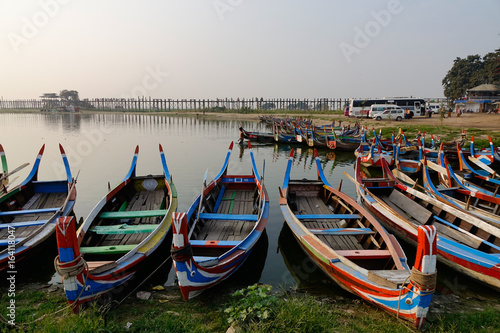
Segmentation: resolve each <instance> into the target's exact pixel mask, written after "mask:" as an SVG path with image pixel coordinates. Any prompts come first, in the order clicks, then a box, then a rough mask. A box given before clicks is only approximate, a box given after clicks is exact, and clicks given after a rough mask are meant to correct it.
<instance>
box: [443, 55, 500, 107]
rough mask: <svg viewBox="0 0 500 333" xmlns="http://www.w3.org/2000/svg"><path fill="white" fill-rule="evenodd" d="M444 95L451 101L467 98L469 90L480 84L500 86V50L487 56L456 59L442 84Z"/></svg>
mask: <svg viewBox="0 0 500 333" xmlns="http://www.w3.org/2000/svg"><path fill="white" fill-rule="evenodd" d="M441 83H442V85H443V88H444V95H445V96H446V98H448V99H450V100H456V99H459V98H461V97H463V96H465V92H466V91H467V89H470V88H474V87H475V86H478V85H480V84H484V83H490V84H496V85H500V49H497V50H495V52H490V53H488V54H486V55H485V56H484V57H483V58H481V56H480V55H478V54H476V55H469V56H467V58H464V59H462V58H456V59H455V61H454V62H453V66H452V68H451V69H450V70H449V71H448V73H447V74H446V76H445V77H444V78H443V81H442V82H441Z"/></svg>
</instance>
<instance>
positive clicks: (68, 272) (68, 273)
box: [54, 253, 86, 279]
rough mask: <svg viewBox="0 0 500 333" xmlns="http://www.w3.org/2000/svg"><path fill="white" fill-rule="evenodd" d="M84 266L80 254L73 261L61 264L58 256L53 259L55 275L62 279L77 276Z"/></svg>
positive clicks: (84, 263)
mask: <svg viewBox="0 0 500 333" xmlns="http://www.w3.org/2000/svg"><path fill="white" fill-rule="evenodd" d="M85 266H86V262H85V260H83V257H82V254H81V253H80V254H79V255H78V256H77V257H76V258H75V259H73V260H71V261H66V262H64V263H61V262H60V261H59V256H57V257H55V258H54V268H55V269H56V272H57V274H59V275H60V276H62V277H63V279H69V278H70V277H72V276H77V275H78V274H80V273H81V272H83V269H84V268H85Z"/></svg>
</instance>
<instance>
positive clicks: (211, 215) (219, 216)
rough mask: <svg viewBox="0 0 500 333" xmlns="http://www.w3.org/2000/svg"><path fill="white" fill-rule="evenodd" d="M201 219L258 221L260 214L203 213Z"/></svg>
mask: <svg viewBox="0 0 500 333" xmlns="http://www.w3.org/2000/svg"><path fill="white" fill-rule="evenodd" d="M200 219H201V220H231V221H258V219H259V216H258V215H256V214H217V213H201V214H200Z"/></svg>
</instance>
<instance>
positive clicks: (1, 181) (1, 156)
mask: <svg viewBox="0 0 500 333" xmlns="http://www.w3.org/2000/svg"><path fill="white" fill-rule="evenodd" d="M0 163H1V164H2V169H1V172H0V195H3V194H5V193H7V191H8V190H9V189H8V188H9V185H11V184H12V183H13V182H14V181H15V180H16V179H17V178H18V177H14V178H11V176H12V175H13V174H15V173H16V172H19V171H21V170H22V169H24V168H25V167H27V166H28V165H29V163H24V164H21V165H20V166H18V167H17V168H15V169H14V170H12V171H10V172H9V168H8V165H7V157H6V155H5V151H4V150H3V146H2V145H1V144H0Z"/></svg>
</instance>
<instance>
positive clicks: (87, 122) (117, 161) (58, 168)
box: [0, 113, 498, 303]
mask: <svg viewBox="0 0 500 333" xmlns="http://www.w3.org/2000/svg"><path fill="white" fill-rule="evenodd" d="M243 126H244V127H245V129H247V130H250V131H268V129H267V128H266V127H265V125H264V124H261V123H259V122H243ZM238 127H239V122H238V121H225V120H204V119H201V118H199V119H198V118H194V117H170V116H163V115H162V116H149V115H132V114H123V113H117V114H6V113H0V128H1V132H0V143H1V144H2V145H3V147H4V149H5V152H6V156H7V161H8V164H9V168H10V169H11V170H13V169H14V168H15V167H17V166H18V165H20V164H22V163H25V162H30V163H31V164H32V163H33V161H34V159H35V157H36V154H37V152H38V150H39V149H40V147H41V146H42V144H45V145H46V147H45V153H44V156H43V159H42V163H41V166H40V171H39V179H40V180H49V179H55V178H57V179H64V169H63V165H62V160H61V157H60V154H59V150H58V144H59V143H60V144H62V145H63V147H64V148H65V150H66V153H67V156H68V159H69V162H70V166H71V169H72V172H73V176H74V177H76V175H78V183H77V191H78V197H77V202H76V205H75V214H76V216H77V218H80V217H83V218H85V217H86V216H87V214H88V213H89V212H90V211H91V209H92V207H93V206H94V205H95V204H96V203H97V202H98V201H99V200H100V199H101V198H102V197H103V196H104V195H105V194H106V193H107V191H108V183H109V184H110V185H111V186H114V185H115V184H117V183H118V182H119V181H120V180H121V179H123V177H124V176H125V174H126V172H127V171H128V169H129V167H130V163H131V160H132V156H133V153H134V149H135V146H136V145H139V159H138V166H137V174H138V175H146V174H161V172H162V171H161V162H160V157H159V153H158V144H162V145H163V148H164V151H165V153H166V158H167V164H168V167H169V170H170V173H171V174H172V176H173V180H174V183H175V186H176V188H177V192H178V199H179V205H178V211H185V210H187V208H188V207H189V206H190V204H191V202H192V201H193V199H194V198H195V196H197V195H198V194H199V192H200V190H201V183H202V180H203V176H204V174H205V171H206V170H207V169H208V170H209V173H208V178H209V179H212V178H213V177H214V176H215V175H216V174H217V173H218V171H219V169H220V167H221V165H222V162H223V158H224V157H225V154H226V152H227V148H228V146H229V144H230V143H231V141H235V143H236V142H237V140H238V137H239V131H238ZM291 148H292V147H290V146H286V145H274V144H268V145H254V149H253V150H254V155H255V159H256V163H257V166H258V168H259V171H260V172H261V174H262V170H263V164H264V161H265V173H264V178H265V181H264V182H265V185H266V188H267V191H268V193H269V196H270V204H271V207H270V208H271V209H270V217H269V220H268V224H267V227H266V230H267V238H266V239H265V240H263V241H262V243H263V248H264V253H262V251H261V252H260V253H258V254H256V255H254V258H252V261H251V262H250V263H249V264H248V265H246V266H247V267H246V268H245V269H246V270H247V272H248V271H254V273H255V274H254V276H255V278H254V279H255V281H254V282H257V281H260V282H262V283H268V284H271V285H274V286H286V287H288V286H292V285H296V284H299V285H300V286H301V287H312V288H313V289H314V288H315V289H320V290H321V291H325V292H326V290H329V291H333V292H337V293H342V291H339V290H338V289H339V288H335V287H333V286H332V285H331V284H330V283H329V282H327V279H325V277H324V276H323V275H322V274H321V273H319V272H318V269H317V268H315V266H314V264H313V263H312V262H310V261H309V260H308V259H307V257H304V255H303V253H301V251H297V244H296V243H294V239H293V236H292V235H291V233H290V232H289V230H288V229H287V227H286V226H285V225H284V219H283V217H282V215H281V211H280V210H279V205H278V186H281V185H282V182H283V175H284V171H285V167H286V163H287V158H288V156H289V153H290V149H291ZM295 148H296V154H295V160H294V164H293V169H292V178H298V179H302V178H309V179H314V178H316V170H315V166H314V158H313V150H312V149H308V148H300V147H295ZM319 155H320V158H321V160H322V165H323V170H324V173H325V175H326V177H327V178H328V180H329V182H330V183H331V184H332V186H335V187H336V186H338V184H339V182H340V181H341V180H343V184H342V190H343V191H344V192H345V193H347V194H348V195H350V196H353V197H355V193H356V192H355V188H354V185H353V184H352V183H351V182H350V181H348V180H347V179H345V176H344V175H343V172H344V171H346V172H348V173H350V174H352V173H353V162H354V154H352V153H342V152H337V153H333V152H331V151H330V152H329V151H320V152H319ZM30 168H31V166H30V167H28V168H25V169H24V170H23V171H21V172H19V173H18V174H17V175H18V176H19V178H17V180H16V181H15V183H14V184H17V183H19V182H21V181H22V180H23V179H24V178H25V177H26V176H27V175H28V173H29V169H30ZM247 172H248V173H250V172H251V165H250V155H249V151H248V148H246V147H245V148H240V147H239V146H238V145H235V148H234V149H233V154H232V156H231V160H230V162H229V173H231V174H237V173H247ZM266 243H267V244H266ZM403 246H404V248H405V251H406V253H407V256H408V260H409V262H410V263H412V262H413V258H414V255H415V253H414V250H413V249H412V248H411V247H409V246H406V245H405V244H403ZM266 247H267V253H266V252H265V249H266ZM280 250H281V251H280ZM51 265H52V259H50V260H48V261H47V263H46V266H47V267H46V270H47V272H48V275H49V277H48V279H49V280H50V278H51V277H52V275H53V272H54V270H53V268H52V267H51ZM441 272H442V273H441ZM438 275H439V280H440V283H441V288H442V290H447V291H448V292H458V293H462V294H463V293H464V290H466V291H467V292H470V293H472V294H473V295H477V294H478V293H479V294H484V297H488V294H489V291H488V290H487V289H486V288H481V287H475V288H471V287H468V284H470V283H471V281H470V280H469V279H467V278H465V277H461V276H460V277H458V278H457V277H456V274H455V273H453V272H449V271H448V270H446V268H443V269H442V270H441V271H440V274H438ZM36 278H37V277H36V276H35V277H33V279H36ZM173 278H174V271H173V269H171V270H170V271H169V273H168V277H165V280H166V284H171V283H172V282H173ZM457 279H458V280H457ZM464 286H466V287H464ZM490 294H491V293H490ZM489 297H491V296H489ZM493 297H494V299H496V303H498V294H496V296H493Z"/></svg>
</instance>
